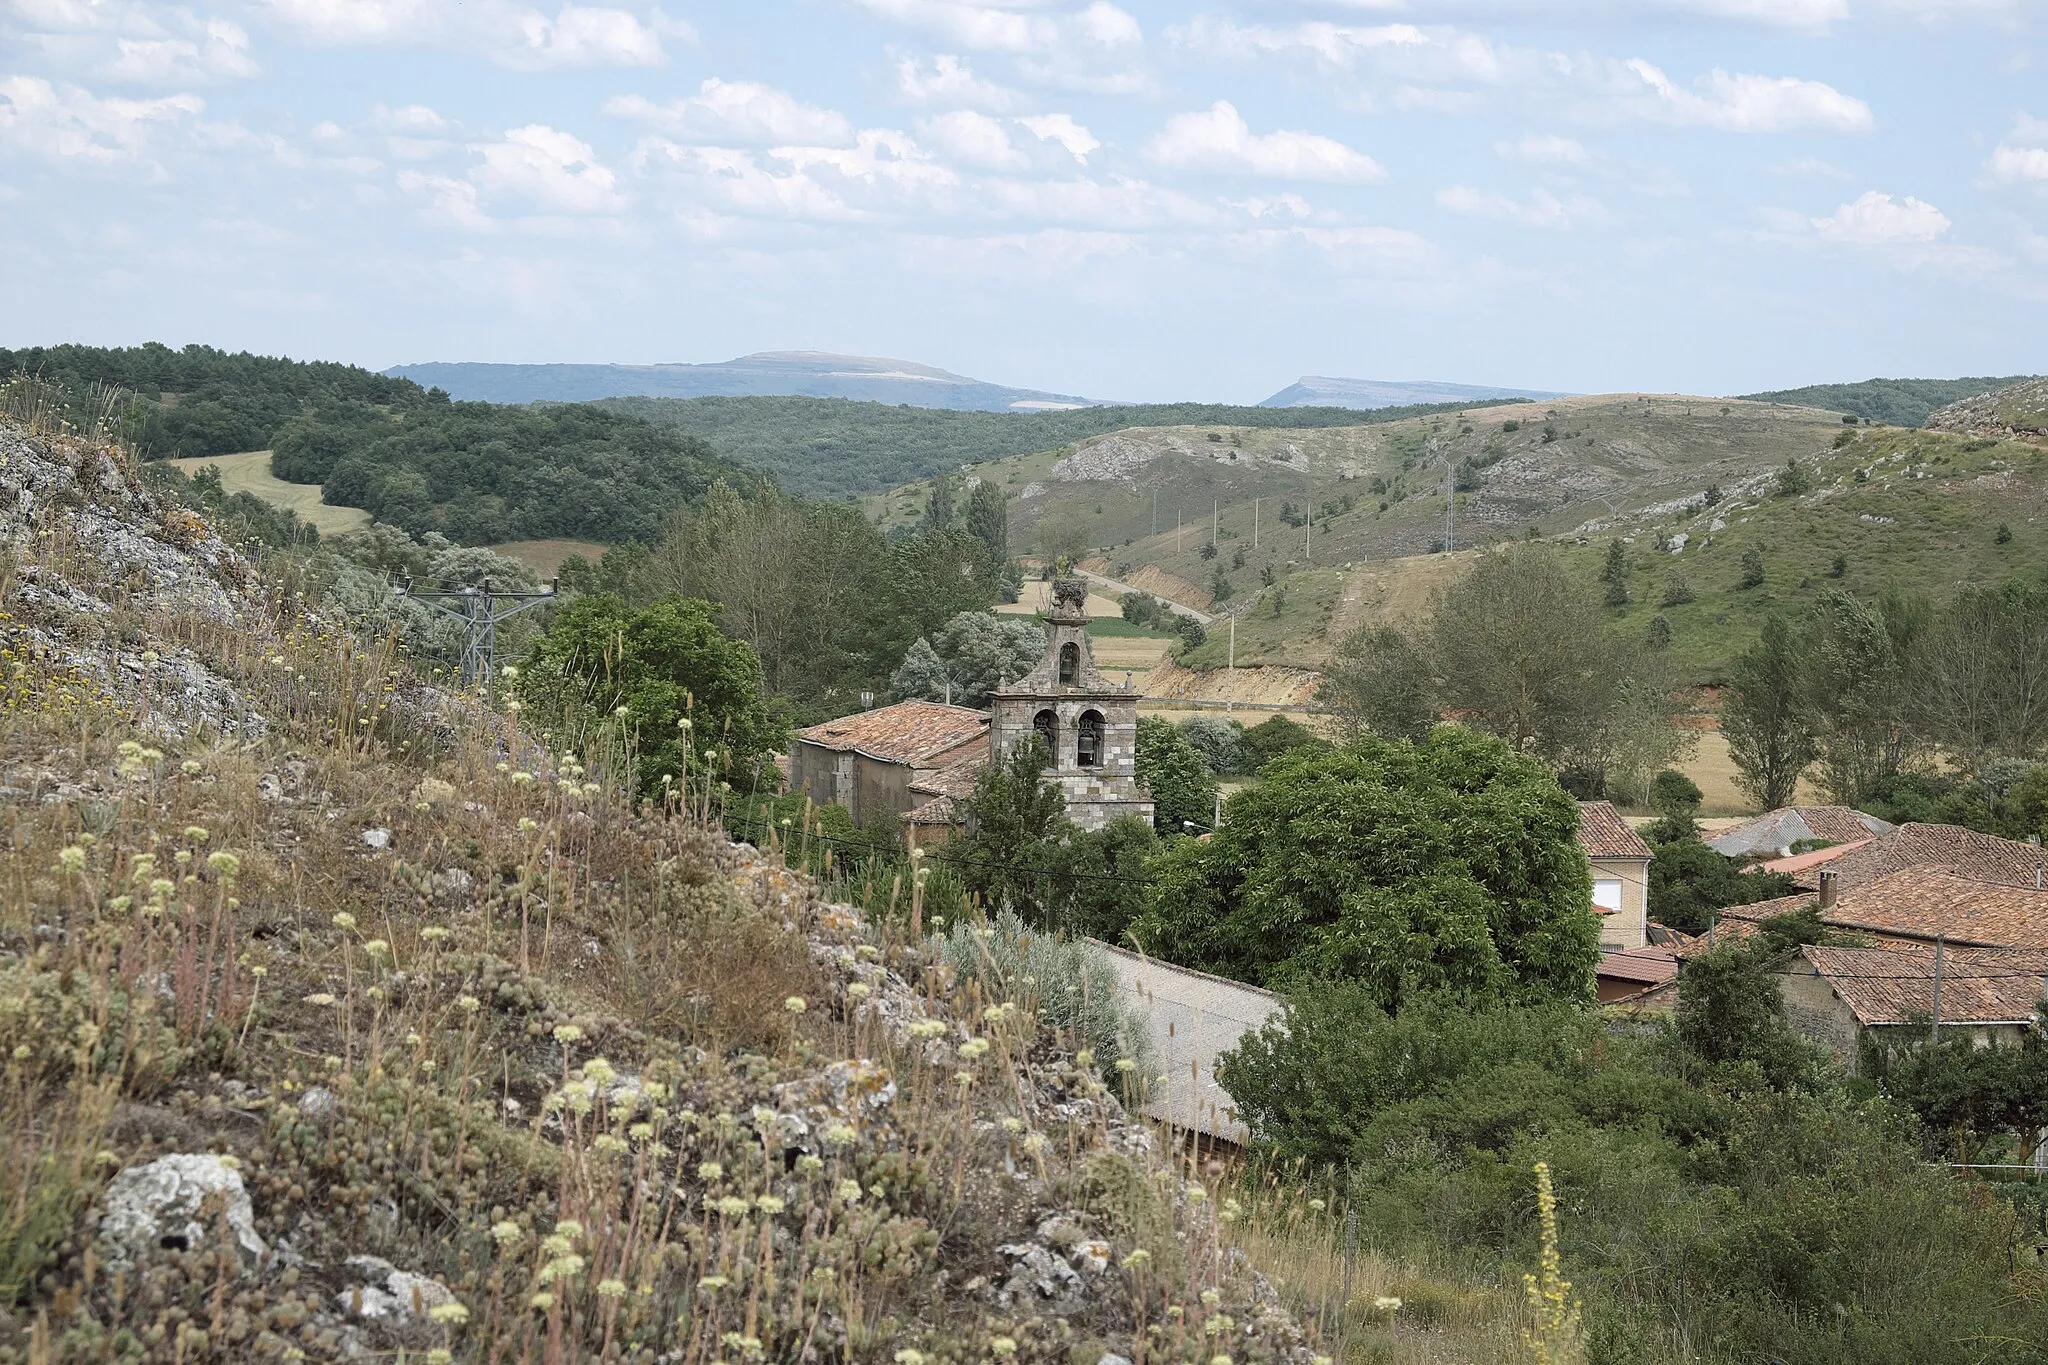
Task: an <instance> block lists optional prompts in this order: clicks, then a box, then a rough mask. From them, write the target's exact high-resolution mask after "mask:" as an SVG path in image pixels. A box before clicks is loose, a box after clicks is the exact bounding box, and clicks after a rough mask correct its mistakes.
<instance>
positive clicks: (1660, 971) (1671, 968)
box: [1593, 948, 1678, 986]
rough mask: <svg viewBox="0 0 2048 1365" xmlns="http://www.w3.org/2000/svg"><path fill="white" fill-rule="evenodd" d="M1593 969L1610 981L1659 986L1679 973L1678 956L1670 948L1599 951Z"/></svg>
mask: <svg viewBox="0 0 2048 1365" xmlns="http://www.w3.org/2000/svg"><path fill="white" fill-rule="evenodd" d="M1593 971H1594V974H1595V975H1597V976H1602V977H1605V978H1607V979H1609V980H1613V981H1633V982H1636V983H1637V984H1639V985H1644V986H1661V985H1663V984H1664V983H1665V982H1666V981H1670V980H1672V979H1674V978H1675V977H1676V976H1677V975H1678V959H1677V958H1676V957H1674V956H1673V955H1672V953H1671V950H1670V949H1669V948H1629V949H1625V950H1623V951H1621V952H1611V953H1602V954H1600V965H1599V966H1597V967H1595V968H1594V969H1593Z"/></svg>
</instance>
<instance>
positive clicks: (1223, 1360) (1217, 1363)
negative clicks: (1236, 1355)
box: [1209, 1354, 1230, 1365]
mask: <svg viewBox="0 0 2048 1365" xmlns="http://www.w3.org/2000/svg"><path fill="white" fill-rule="evenodd" d="M1209 1365H1230V1357H1229V1356H1227V1355H1222V1354H1217V1355H1213V1356H1210V1357H1209Z"/></svg>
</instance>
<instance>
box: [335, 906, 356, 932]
mask: <svg viewBox="0 0 2048 1365" xmlns="http://www.w3.org/2000/svg"><path fill="white" fill-rule="evenodd" d="M328 923H330V924H332V925H333V926H334V927H335V928H337V929H344V930H346V929H353V928H355V927H356V917H355V916H354V915H351V914H350V913H349V912H348V911H346V910H343V911H340V912H338V913H337V914H336V915H335V916H334V918H333V919H331V920H329V921H328Z"/></svg>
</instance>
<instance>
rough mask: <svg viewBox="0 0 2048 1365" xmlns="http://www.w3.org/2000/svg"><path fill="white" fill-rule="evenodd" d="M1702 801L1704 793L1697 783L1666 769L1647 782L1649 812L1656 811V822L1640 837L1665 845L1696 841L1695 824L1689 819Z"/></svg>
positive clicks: (1697, 832)
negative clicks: (1679, 840) (1648, 784)
mask: <svg viewBox="0 0 2048 1365" xmlns="http://www.w3.org/2000/svg"><path fill="white" fill-rule="evenodd" d="M1704 800H1706V794H1705V793H1704V792H1702V791H1701V790H1700V786H1699V783H1697V782H1695V781H1693V780H1692V779H1691V778H1689V777H1687V776H1686V775H1685V774H1684V773H1682V772H1679V771H1678V770H1676V769H1675V768H1666V769H1665V770H1664V771H1663V772H1660V773H1658V774H1657V775H1656V776H1655V777H1653V778H1651V779H1650V809H1651V810H1653V811H1656V812H1657V815H1658V819H1657V823H1656V824H1655V825H1654V826H1652V827H1651V828H1650V829H1648V830H1646V831H1645V832H1644V837H1645V838H1648V839H1653V840H1661V841H1663V842H1665V843H1669V842H1671V841H1672V840H1674V839H1697V838H1699V834H1700V827H1699V823H1698V821H1696V820H1695V819H1694V818H1693V817H1695V816H1697V815H1698V814H1699V813H1700V803H1701V802H1702V801H1704Z"/></svg>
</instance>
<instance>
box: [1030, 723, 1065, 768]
mask: <svg viewBox="0 0 2048 1365" xmlns="http://www.w3.org/2000/svg"><path fill="white" fill-rule="evenodd" d="M1031 728H1032V729H1033V730H1034V731H1036V732H1037V734H1038V738H1039V741H1040V742H1041V743H1043V744H1044V745H1045V765H1046V766H1047V767H1048V768H1049V767H1052V766H1053V765H1054V764H1056V763H1058V762H1059V761H1060V718H1059V717H1058V716H1055V715H1054V714H1053V713H1052V712H1051V711H1040V712H1039V713H1038V714H1037V715H1035V716H1033V717H1032V718H1031Z"/></svg>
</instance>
